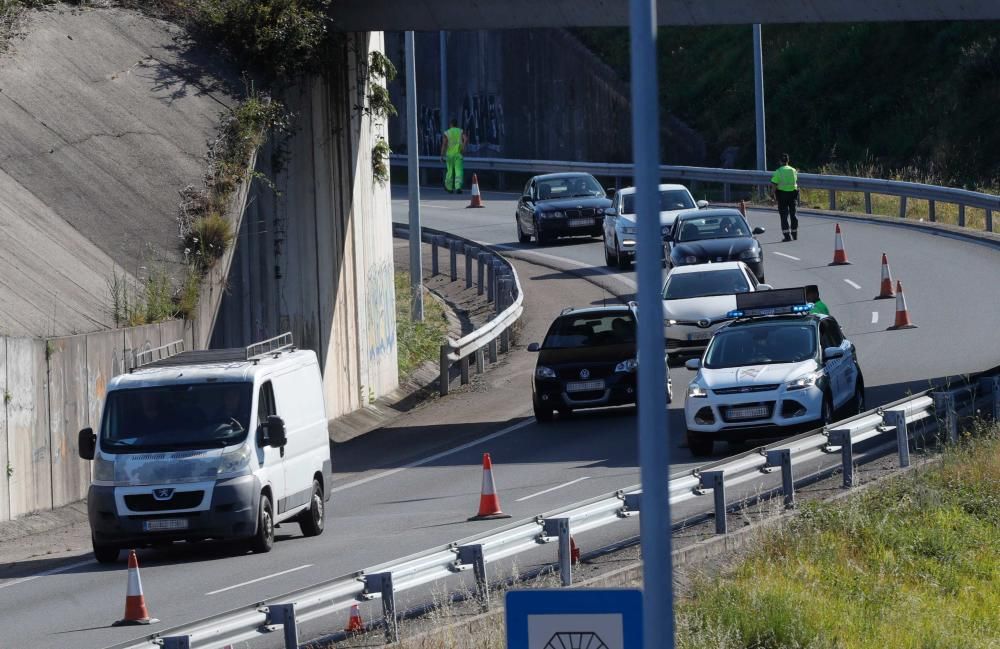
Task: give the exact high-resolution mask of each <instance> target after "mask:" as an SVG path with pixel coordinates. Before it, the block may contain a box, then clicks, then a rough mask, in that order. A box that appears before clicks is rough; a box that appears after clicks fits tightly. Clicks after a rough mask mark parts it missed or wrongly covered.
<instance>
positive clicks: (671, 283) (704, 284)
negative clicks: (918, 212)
mask: <svg viewBox="0 0 1000 649" xmlns="http://www.w3.org/2000/svg"><path fill="white" fill-rule="evenodd" d="M749 292H750V284H749V283H748V282H747V278H746V276H745V275H744V274H743V272H742V271H741V270H739V269H736V268H731V269H728V270H709V271H704V272H699V273H683V274H678V275H670V276H669V277H667V283H666V285H665V286H664V287H663V299H664V300H687V299H689V298H693V297H710V296H714V295H732V294H733V293H749Z"/></svg>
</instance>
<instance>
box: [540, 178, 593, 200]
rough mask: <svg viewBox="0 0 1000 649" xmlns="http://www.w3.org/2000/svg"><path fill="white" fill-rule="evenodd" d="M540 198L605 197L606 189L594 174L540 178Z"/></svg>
mask: <svg viewBox="0 0 1000 649" xmlns="http://www.w3.org/2000/svg"><path fill="white" fill-rule="evenodd" d="M537 192H538V200H540V201H547V200H555V199H558V198H574V197H576V198H580V197H597V196H600V197H603V196H604V189H603V188H602V187H601V184H600V183H599V182H597V181H596V180H595V179H594V177H593V176H590V175H587V174H583V175H580V176H568V177H563V178H552V179H549V180H539V181H538V182H537Z"/></svg>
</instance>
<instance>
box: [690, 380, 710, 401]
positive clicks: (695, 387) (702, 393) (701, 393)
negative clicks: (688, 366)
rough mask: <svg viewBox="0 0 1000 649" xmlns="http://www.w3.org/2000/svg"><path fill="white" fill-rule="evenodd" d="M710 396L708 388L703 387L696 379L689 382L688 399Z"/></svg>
mask: <svg viewBox="0 0 1000 649" xmlns="http://www.w3.org/2000/svg"><path fill="white" fill-rule="evenodd" d="M707 396H708V390H706V389H705V388H703V387H701V385H700V384H698V383H697V382H695V381H692V382H691V383H689V384H688V399H704V398H705V397H707Z"/></svg>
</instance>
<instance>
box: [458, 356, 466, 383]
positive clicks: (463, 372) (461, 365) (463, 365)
mask: <svg viewBox="0 0 1000 649" xmlns="http://www.w3.org/2000/svg"><path fill="white" fill-rule="evenodd" d="M458 369H459V370H460V374H461V376H462V385H468V384H469V357H468V356H463V357H462V360H460V361H458Z"/></svg>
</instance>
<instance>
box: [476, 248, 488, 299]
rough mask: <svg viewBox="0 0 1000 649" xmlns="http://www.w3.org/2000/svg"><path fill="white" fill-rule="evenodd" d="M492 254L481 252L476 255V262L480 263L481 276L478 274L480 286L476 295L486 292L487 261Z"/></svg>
mask: <svg viewBox="0 0 1000 649" xmlns="http://www.w3.org/2000/svg"><path fill="white" fill-rule="evenodd" d="M490 256H491V255H490V253H488V252H481V253H479V254H478V255H476V260H477V261H478V262H479V274H478V278H477V279H478V286H477V287H476V295H482V294H483V293H485V292H486V284H485V283H484V282H483V275H484V274H485V272H486V261H487V260H488V259H489V258H490Z"/></svg>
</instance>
